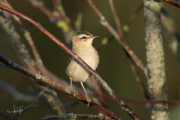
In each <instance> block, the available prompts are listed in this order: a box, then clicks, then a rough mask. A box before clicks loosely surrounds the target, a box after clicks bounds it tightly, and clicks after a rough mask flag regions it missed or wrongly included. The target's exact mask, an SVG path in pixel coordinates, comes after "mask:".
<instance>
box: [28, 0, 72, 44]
mask: <svg viewBox="0 0 180 120" xmlns="http://www.w3.org/2000/svg"><path fill="white" fill-rule="evenodd" d="M28 1H30V2H31V3H32V4H33V6H35V7H37V8H38V9H39V10H40V11H41V12H43V13H44V14H45V15H46V16H48V17H49V19H53V20H54V21H55V22H56V24H57V27H59V28H61V29H62V32H63V34H64V38H65V40H66V44H67V45H68V46H69V47H71V38H72V35H73V34H74V31H73V29H72V27H71V25H70V22H69V20H68V18H67V16H66V15H65V12H64V10H63V6H62V4H61V1H60V0H58V1H55V2H56V3H57V4H56V6H55V7H56V8H57V10H58V11H55V12H54V13H53V12H51V11H50V10H48V9H47V8H46V7H45V6H44V4H43V3H42V2H40V1H38V0H28ZM56 8H55V9H56Z"/></svg>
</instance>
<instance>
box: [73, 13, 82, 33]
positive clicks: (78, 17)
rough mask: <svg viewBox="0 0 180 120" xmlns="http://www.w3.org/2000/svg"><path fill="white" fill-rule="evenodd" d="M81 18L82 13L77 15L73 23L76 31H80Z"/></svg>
mask: <svg viewBox="0 0 180 120" xmlns="http://www.w3.org/2000/svg"><path fill="white" fill-rule="evenodd" d="M82 17H83V15H82V13H79V14H78V16H77V20H76V21H75V26H76V31H81V23H82Z"/></svg>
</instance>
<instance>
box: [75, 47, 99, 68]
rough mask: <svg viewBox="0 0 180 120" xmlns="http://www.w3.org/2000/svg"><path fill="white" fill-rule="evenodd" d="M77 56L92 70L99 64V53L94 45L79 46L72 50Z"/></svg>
mask: <svg viewBox="0 0 180 120" xmlns="http://www.w3.org/2000/svg"><path fill="white" fill-rule="evenodd" d="M73 52H75V53H76V54H77V55H78V56H79V57H81V58H82V59H83V60H84V61H85V62H86V63H87V64H88V65H89V66H90V67H91V68H92V69H93V70H96V68H97V66H98V64H99V55H98V52H97V51H96V50H95V49H94V47H81V48H78V49H76V50H73Z"/></svg>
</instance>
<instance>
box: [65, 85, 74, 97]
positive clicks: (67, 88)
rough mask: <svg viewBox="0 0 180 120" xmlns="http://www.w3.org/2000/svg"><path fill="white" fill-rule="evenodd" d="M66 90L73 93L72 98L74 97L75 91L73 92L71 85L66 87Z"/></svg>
mask: <svg viewBox="0 0 180 120" xmlns="http://www.w3.org/2000/svg"><path fill="white" fill-rule="evenodd" d="M66 90H69V91H73V92H74V95H73V96H74V97H75V90H74V87H73V86H72V85H70V86H68V87H66Z"/></svg>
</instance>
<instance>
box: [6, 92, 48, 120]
mask: <svg viewBox="0 0 180 120" xmlns="http://www.w3.org/2000/svg"><path fill="white" fill-rule="evenodd" d="M44 92H45V89H43V90H41V92H39V94H38V95H37V97H36V98H35V99H34V101H33V102H32V103H31V104H30V105H28V106H27V107H25V108H24V109H22V110H21V112H17V113H16V114H14V115H13V116H12V117H10V118H9V120H12V119H14V118H15V117H17V116H18V115H20V114H21V113H23V112H25V111H26V110H28V109H29V108H32V107H33V106H34V104H35V103H36V102H37V100H38V99H39V97H41V96H42V95H43V94H44Z"/></svg>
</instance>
